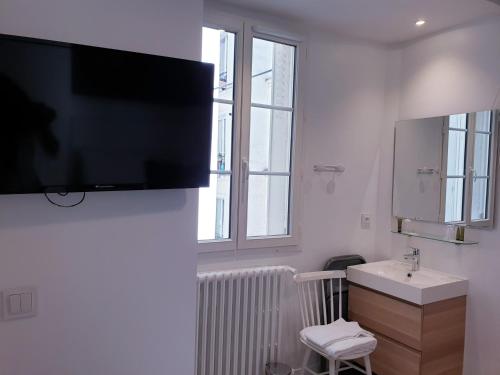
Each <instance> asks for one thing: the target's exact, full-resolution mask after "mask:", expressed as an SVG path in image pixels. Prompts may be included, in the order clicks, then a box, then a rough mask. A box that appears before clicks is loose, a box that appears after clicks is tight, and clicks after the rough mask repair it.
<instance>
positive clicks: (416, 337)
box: [349, 285, 422, 351]
mask: <svg viewBox="0 0 500 375" xmlns="http://www.w3.org/2000/svg"><path fill="white" fill-rule="evenodd" d="M349 319H351V320H354V321H357V322H358V323H359V324H361V325H362V326H363V327H364V328H366V329H368V330H373V331H374V332H376V333H380V334H382V335H384V336H386V337H390V338H391V339H393V340H396V341H398V342H401V343H403V344H405V345H408V346H409V347H411V348H413V349H416V350H418V351H420V350H421V349H422V308H421V307H419V306H415V305H412V304H409V303H406V302H403V301H400V300H397V299H394V298H391V297H388V296H386V295H383V294H380V293H377V292H374V291H371V290H368V289H365V288H360V287H357V286H355V285H350V286H349Z"/></svg>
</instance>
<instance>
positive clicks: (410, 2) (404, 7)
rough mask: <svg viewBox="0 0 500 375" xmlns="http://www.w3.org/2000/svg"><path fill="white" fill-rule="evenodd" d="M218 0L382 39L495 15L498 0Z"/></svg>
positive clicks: (390, 41)
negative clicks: (420, 22) (419, 24)
mask: <svg viewBox="0 0 500 375" xmlns="http://www.w3.org/2000/svg"><path fill="white" fill-rule="evenodd" d="M220 1H223V2H225V3H230V4H234V5H239V6H242V7H245V8H249V9H253V10H258V11H265V12H267V13H271V14H274V15H279V16H287V17H290V18H292V19H295V20H301V21H304V22H306V23H314V24H316V25H318V26H321V27H324V28H329V29H332V30H334V31H336V32H338V33H340V34H345V35H348V36H352V37H357V38H362V39H367V40H371V41H374V42H379V43H387V44H394V43H400V42H406V41H410V40H412V39H415V38H420V37H422V36H425V35H428V34H432V33H436V32H439V31H442V30H445V29H448V28H452V27H455V26H459V25H462V24H465V23H470V22H474V21H477V20H480V19H481V18H485V17H488V16H492V15H499V16H500V6H499V5H497V4H498V3H500V0H220ZM495 2H496V3H497V4H495ZM419 18H423V19H425V20H426V21H427V24H426V25H425V26H422V27H420V28H417V27H416V26H415V22H416V21H417V19H419Z"/></svg>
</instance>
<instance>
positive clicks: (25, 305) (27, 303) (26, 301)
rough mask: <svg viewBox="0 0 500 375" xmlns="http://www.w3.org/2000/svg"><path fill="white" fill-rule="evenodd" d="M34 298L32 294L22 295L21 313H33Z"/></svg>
mask: <svg viewBox="0 0 500 375" xmlns="http://www.w3.org/2000/svg"><path fill="white" fill-rule="evenodd" d="M31 300H32V296H31V292H30V293H23V294H21V312H22V313H23V314H28V313H30V312H31V311H32V303H31Z"/></svg>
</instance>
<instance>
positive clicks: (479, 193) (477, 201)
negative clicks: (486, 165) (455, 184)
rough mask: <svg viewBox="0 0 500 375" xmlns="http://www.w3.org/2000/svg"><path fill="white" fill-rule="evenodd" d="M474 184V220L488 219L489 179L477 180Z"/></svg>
mask: <svg viewBox="0 0 500 375" xmlns="http://www.w3.org/2000/svg"><path fill="white" fill-rule="evenodd" d="M473 181H474V182H473V184H472V212H471V216H472V220H485V219H488V216H487V212H488V184H489V179H487V178H475V179H474V180H473Z"/></svg>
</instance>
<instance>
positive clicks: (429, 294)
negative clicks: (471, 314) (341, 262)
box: [347, 260, 469, 305]
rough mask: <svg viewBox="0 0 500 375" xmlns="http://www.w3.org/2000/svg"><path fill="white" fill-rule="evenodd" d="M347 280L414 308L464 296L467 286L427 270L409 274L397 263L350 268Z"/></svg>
mask: <svg viewBox="0 0 500 375" xmlns="http://www.w3.org/2000/svg"><path fill="white" fill-rule="evenodd" d="M410 275H411V276H410ZM347 279H348V280H349V281H350V282H353V283H355V284H358V285H361V286H365V287H367V288H370V289H374V290H377V291H379V292H382V293H385V294H389V295H391V296H393V297H396V298H400V299H403V300H405V301H408V302H412V303H415V304H417V305H426V304H428V303H433V302H437V301H442V300H445V299H449V298H454V297H459V296H464V295H466V294H467V289H468V286H469V281H468V280H467V279H464V278H461V277H458V276H454V275H450V274H447V273H443V272H439V271H434V270H431V269H428V268H420V270H419V271H415V272H411V266H410V265H408V264H407V263H403V262H399V261H397V260H386V261H383V262H375V263H366V264H361V265H358V266H350V267H349V268H348V269H347Z"/></svg>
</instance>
